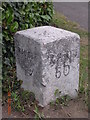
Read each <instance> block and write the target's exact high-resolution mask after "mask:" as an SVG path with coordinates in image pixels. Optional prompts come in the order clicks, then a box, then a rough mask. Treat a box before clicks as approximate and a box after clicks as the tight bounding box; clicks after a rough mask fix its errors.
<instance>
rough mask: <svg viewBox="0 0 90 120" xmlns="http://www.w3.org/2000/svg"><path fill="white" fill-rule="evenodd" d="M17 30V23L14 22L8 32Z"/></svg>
mask: <svg viewBox="0 0 90 120" xmlns="http://www.w3.org/2000/svg"><path fill="white" fill-rule="evenodd" d="M17 29H18V22H14V23H13V24H12V25H11V27H10V31H11V32H16V31H17Z"/></svg>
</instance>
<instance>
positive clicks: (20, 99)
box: [11, 89, 35, 112]
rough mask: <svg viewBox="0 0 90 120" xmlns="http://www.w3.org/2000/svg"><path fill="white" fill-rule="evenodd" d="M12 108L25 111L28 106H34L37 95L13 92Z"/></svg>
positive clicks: (20, 91)
mask: <svg viewBox="0 0 90 120" xmlns="http://www.w3.org/2000/svg"><path fill="white" fill-rule="evenodd" d="M11 96H12V107H13V108H14V109H15V110H18V111H22V112H24V111H25V107H26V106H27V104H29V105H32V104H33V102H34V101H35V95H34V94H33V93H32V92H28V91H24V90H21V89H20V90H19V91H15V92H13V91H12V94H11Z"/></svg>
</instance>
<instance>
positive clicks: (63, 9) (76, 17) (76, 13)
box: [53, 2, 88, 30]
mask: <svg viewBox="0 0 90 120" xmlns="http://www.w3.org/2000/svg"><path fill="white" fill-rule="evenodd" d="M53 4H54V9H55V10H56V11H58V12H60V13H62V14H64V15H65V16H66V17H67V18H68V19H69V20H71V21H74V22H77V23H78V24H79V25H80V26H81V27H82V28H84V29H86V30H88V3H87V2H54V3H53Z"/></svg>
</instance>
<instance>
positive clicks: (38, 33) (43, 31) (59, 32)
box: [16, 26, 80, 44]
mask: <svg viewBox="0 0 90 120" xmlns="http://www.w3.org/2000/svg"><path fill="white" fill-rule="evenodd" d="M17 34H19V35H21V36H22V35H23V36H25V37H27V38H30V39H33V40H35V41H36V42H39V43H44V44H47V43H49V42H54V41H56V40H60V39H66V38H69V37H76V38H79V39H80V37H79V35H78V34H76V33H73V32H70V31H67V30H63V29H60V28H56V27H52V26H41V27H35V28H31V29H27V30H22V31H18V32H17V33H16V35H17Z"/></svg>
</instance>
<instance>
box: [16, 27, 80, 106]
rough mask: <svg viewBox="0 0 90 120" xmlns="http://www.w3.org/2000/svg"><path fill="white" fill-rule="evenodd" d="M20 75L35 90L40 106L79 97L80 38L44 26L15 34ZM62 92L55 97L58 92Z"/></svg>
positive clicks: (26, 86) (29, 88)
mask: <svg viewBox="0 0 90 120" xmlns="http://www.w3.org/2000/svg"><path fill="white" fill-rule="evenodd" d="M15 55H16V67H17V78H18V79H20V80H23V84H22V87H23V88H24V89H25V90H29V91H32V92H34V93H35V96H36V99H37V100H38V101H39V104H40V105H43V106H45V105H47V104H48V103H49V102H50V101H52V100H55V99H56V98H57V97H60V96H62V95H66V94H68V95H69V96H71V97H72V98H74V97H76V96H77V91H78V85H79V58H80V37H79V35H78V34H76V33H72V32H70V31H66V30H63V29H59V28H55V27H51V26H42V27H36V28H32V29H27V30H23V31H19V32H17V33H16V34H15ZM56 90H58V91H60V94H59V95H57V96H55V94H54V93H55V91H56Z"/></svg>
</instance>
